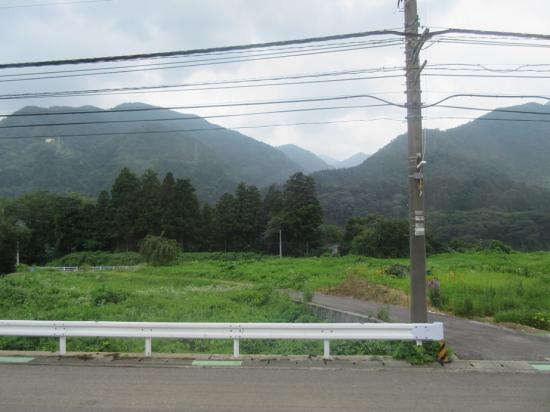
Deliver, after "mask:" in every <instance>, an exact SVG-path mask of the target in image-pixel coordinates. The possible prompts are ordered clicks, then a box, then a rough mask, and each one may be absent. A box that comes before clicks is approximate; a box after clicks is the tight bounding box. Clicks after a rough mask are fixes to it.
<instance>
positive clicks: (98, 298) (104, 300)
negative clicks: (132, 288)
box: [92, 286, 128, 306]
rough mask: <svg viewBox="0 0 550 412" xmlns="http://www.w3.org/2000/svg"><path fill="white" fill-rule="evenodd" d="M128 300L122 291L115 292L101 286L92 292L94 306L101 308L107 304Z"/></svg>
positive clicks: (126, 294) (125, 293)
mask: <svg viewBox="0 0 550 412" xmlns="http://www.w3.org/2000/svg"><path fill="white" fill-rule="evenodd" d="M127 298H128V293H127V292H124V291H115V290H112V289H107V288H106V287H105V286H102V287H101V288H99V289H96V290H94V291H93V292H92V302H93V304H94V305H95V306H103V305H106V304H108V303H113V304H118V303H121V302H124V301H125V300H126V299H127Z"/></svg>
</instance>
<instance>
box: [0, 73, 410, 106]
mask: <svg viewBox="0 0 550 412" xmlns="http://www.w3.org/2000/svg"><path fill="white" fill-rule="evenodd" d="M401 77H403V76H402V75H401V74H393V75H381V76H356V77H344V78H338V79H324V80H305V81H295V82H275V83H260V84H237V85H232V86H214V87H187V86H186V85H181V86H159V87H135V88H119V89H96V90H81V91H66V92H43V93H21V94H11V95H9V94H8V95H0V100H16V99H35V98H54V97H81V96H108V95H128V94H142V93H151V92H154V93H172V92H190V91H206V90H227V89H246V88H255V87H272V86H290V85H292V86H294V85H306V84H321V83H338V82H347V81H357V80H379V79H390V78H401ZM228 83H229V84H230V83H231V82H228ZM178 87H184V88H183V89H182V88H178ZM372 94H386V93H383V92H380V93H372Z"/></svg>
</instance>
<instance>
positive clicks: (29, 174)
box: [0, 103, 300, 201]
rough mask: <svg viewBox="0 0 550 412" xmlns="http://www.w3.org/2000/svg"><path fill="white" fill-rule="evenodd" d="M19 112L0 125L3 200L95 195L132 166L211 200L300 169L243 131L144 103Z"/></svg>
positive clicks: (282, 155)
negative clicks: (39, 194)
mask: <svg viewBox="0 0 550 412" xmlns="http://www.w3.org/2000/svg"><path fill="white" fill-rule="evenodd" d="M74 112H86V113H79V114H74ZM54 113H56V114H54ZM57 113H59V114H57ZM16 114H18V115H24V116H19V117H8V118H6V119H4V120H3V121H1V122H0V196H13V195H17V194H21V193H25V192H30V191H35V190H43V189H46V190H51V191H55V192H70V191H78V192H81V193H84V194H89V195H95V194H97V193H98V192H99V191H100V190H103V189H109V188H110V186H111V184H112V182H113V180H114V178H115V177H116V175H117V174H118V172H119V171H120V169H121V168H122V167H124V166H128V167H129V168H130V169H132V170H134V171H136V172H138V173H141V172H143V170H145V169H146V168H152V169H153V170H155V171H156V172H157V173H159V175H163V174H164V173H166V172H167V171H172V172H173V173H174V175H175V176H177V177H181V178H190V179H191V180H192V182H193V184H194V186H195V187H196V188H197V192H198V194H199V196H200V197H201V198H202V199H204V200H209V201H212V200H215V199H217V197H218V196H219V195H220V194H222V193H223V192H224V191H230V190H233V189H234V187H235V185H236V184H237V183H238V182H240V181H244V182H246V183H248V184H255V185H257V186H266V185H269V184H271V183H274V182H282V181H284V180H285V179H286V178H287V177H288V176H289V175H290V174H292V173H294V172H296V171H298V170H299V169H300V167H299V166H298V165H297V164H295V163H294V162H292V161H291V160H290V159H288V158H287V157H286V156H285V155H284V154H283V153H282V152H280V151H279V150H277V149H275V148H273V147H271V146H269V145H267V144H264V143H261V142H258V141H257V140H254V139H252V138H250V137H247V136H245V135H243V134H241V133H238V132H235V131H232V130H227V129H224V128H218V126H216V125H214V124H211V123H209V122H207V121H206V120H204V119H202V118H200V117H197V116H194V115H188V114H181V113H178V112H174V111H171V110H166V109H161V110H157V109H156V108H155V107H153V106H148V105H144V104H139V103H132V104H123V105H120V106H117V107H115V108H113V109H111V110H101V109H98V108H96V107H92V106H85V107H80V108H72V107H52V108H49V109H45V108H40V107H25V108H23V109H21V110H20V111H18V112H17V113H16ZM113 121H114V122H113ZM94 122H100V123H94ZM59 123H86V124H73V125H59ZM27 125H33V126H31V127H27ZM9 126H25V127H11V128H5V127H9ZM2 127H3V128H2ZM204 129H214V130H204ZM181 130H186V131H181ZM170 131H173V132H170ZM67 135H68V136H67ZM28 136H42V137H41V138H33V139H29V138H27V137H28ZM63 136H66V137H63ZM7 138H8V139H7ZM161 178H162V176H161Z"/></svg>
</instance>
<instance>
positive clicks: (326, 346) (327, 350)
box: [323, 339, 330, 359]
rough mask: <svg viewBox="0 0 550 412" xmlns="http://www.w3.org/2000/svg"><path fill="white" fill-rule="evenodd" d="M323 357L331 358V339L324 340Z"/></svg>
mask: <svg viewBox="0 0 550 412" xmlns="http://www.w3.org/2000/svg"><path fill="white" fill-rule="evenodd" d="M323 359H330V340H328V339H325V340H324V341H323Z"/></svg>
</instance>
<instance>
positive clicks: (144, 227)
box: [134, 169, 162, 239]
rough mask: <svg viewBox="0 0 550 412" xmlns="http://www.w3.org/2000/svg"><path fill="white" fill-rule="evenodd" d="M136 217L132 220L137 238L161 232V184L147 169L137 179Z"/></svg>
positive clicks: (154, 174)
mask: <svg viewBox="0 0 550 412" xmlns="http://www.w3.org/2000/svg"><path fill="white" fill-rule="evenodd" d="M136 206H137V219H136V221H135V222H134V225H135V232H136V235H137V237H138V239H142V238H144V237H145V236H147V235H159V234H160V232H161V219H162V209H161V186H160V181H159V179H158V176H157V174H156V173H155V172H153V171H152V170H151V169H147V170H146V171H145V172H143V174H142V175H141V177H140V179H139V189H138V193H137V204H136Z"/></svg>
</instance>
